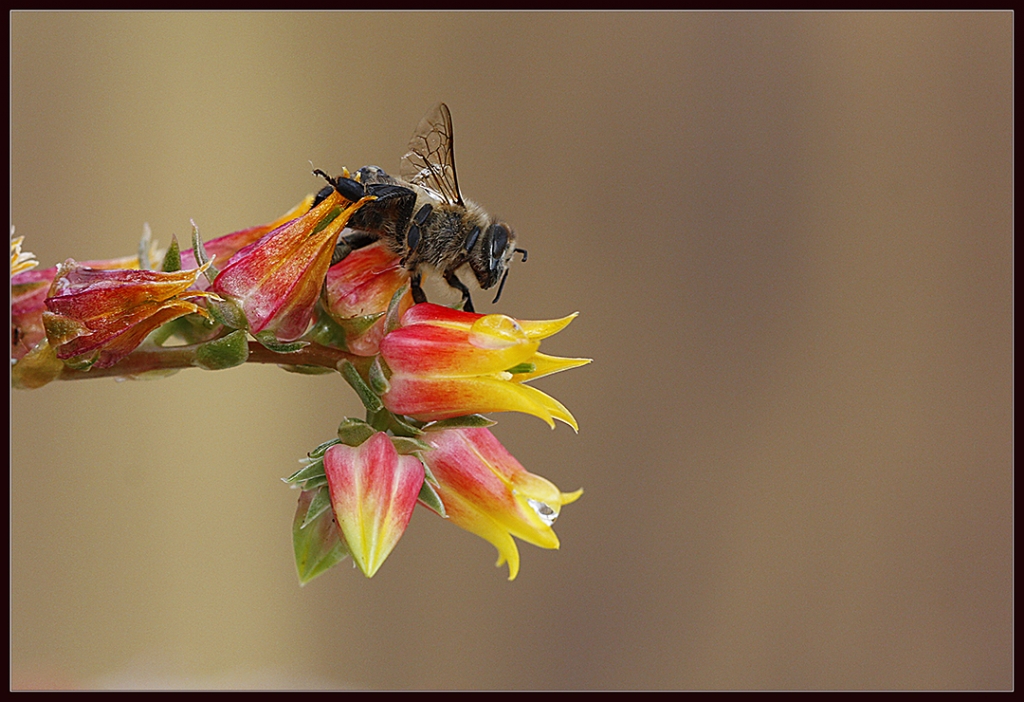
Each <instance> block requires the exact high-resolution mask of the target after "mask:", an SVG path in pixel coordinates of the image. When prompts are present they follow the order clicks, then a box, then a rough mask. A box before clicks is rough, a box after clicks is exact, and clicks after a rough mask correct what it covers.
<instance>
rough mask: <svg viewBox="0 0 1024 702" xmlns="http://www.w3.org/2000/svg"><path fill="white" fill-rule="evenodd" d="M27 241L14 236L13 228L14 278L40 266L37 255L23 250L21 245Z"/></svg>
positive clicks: (12, 266)
mask: <svg viewBox="0 0 1024 702" xmlns="http://www.w3.org/2000/svg"><path fill="white" fill-rule="evenodd" d="M23 241H25V237H23V236H14V227H11V277H12V278H13V277H14V276H16V275H17V274H18V273H21V272H22V271H27V270H30V269H32V268H35V267H36V266H38V265H39V261H37V260H36V255H35V254H33V253H29V252H28V251H24V252H23V251H22V250H21V244H22V242H23Z"/></svg>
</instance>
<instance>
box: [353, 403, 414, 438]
mask: <svg viewBox="0 0 1024 702" xmlns="http://www.w3.org/2000/svg"><path fill="white" fill-rule="evenodd" d="M366 421H367V422H369V423H370V425H371V426H372V427H374V428H375V429H377V431H390V432H391V433H393V434H394V435H395V436H419V435H420V434H422V433H423V432H422V431H420V428H419V426H417V424H413V422H414V421H415V420H412V419H410V418H409V417H405V416H403V415H398V414H392V413H391V412H389V411H388V410H386V409H383V408H382V409H381V410H380V411H378V412H369V411H367V413H366Z"/></svg>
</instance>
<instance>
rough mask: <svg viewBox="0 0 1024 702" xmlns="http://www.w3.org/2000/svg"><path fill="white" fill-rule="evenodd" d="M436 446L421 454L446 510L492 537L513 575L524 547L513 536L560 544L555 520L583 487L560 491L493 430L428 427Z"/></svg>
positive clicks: (457, 520)
mask: <svg viewBox="0 0 1024 702" xmlns="http://www.w3.org/2000/svg"><path fill="white" fill-rule="evenodd" d="M421 438H422V439H423V440H424V441H426V442H427V443H428V444H430V446H431V447H432V449H431V450H429V451H424V452H423V453H422V458H423V461H424V462H425V463H426V464H427V467H428V468H430V472H431V474H432V475H433V478H434V479H435V480H436V483H433V487H434V489H435V491H436V492H437V494H438V496H439V497H440V498H441V502H442V503H443V504H444V508H445V512H446V513H447V517H448V519H450V520H451V521H452V522H453V523H454V524H456V525H457V526H460V527H462V528H463V529H465V530H467V531H470V532H472V533H474V534H476V535H477V536H480V537H482V538H484V539H487V540H488V541H490V542H491V543H492V544H494V546H495V548H497V549H498V563H497V565H499V566H500V565H501V564H502V563H505V562H507V563H508V579H509V580H514V579H515V577H516V575H517V574H518V573H519V549H518V548H517V547H516V542H515V541H514V540H513V539H512V537H513V536H515V537H516V538H519V539H522V540H523V541H526V542H527V543H531V544H533V545H535V546H540V547H541V548H558V537H557V536H555V532H554V530H553V529H552V528H551V525H552V524H554V522H555V519H556V518H557V517H558V514H559V512H560V511H561V509H562V505H566V504H569V503H570V502H575V501H576V500H577V499H579V497H580V495H582V494H583V490H577V491H575V492H561V491H559V489H558V488H557V487H555V486H554V485H553V484H552V483H551V482H550V481H548V480H545V479H544V478H542V477H540V476H539V475H534V474H533V473H530V472H527V470H526V469H525V468H523V466H522V465H521V464H520V463H519V461H517V460H516V459H515V458H514V457H513V456H512V454H510V453H509V452H508V451H507V450H506V449H505V447H504V446H502V445H501V443H500V442H499V441H498V440H497V439H496V438H495V436H494V434H492V433H491V432H490V431H489V430H488V429H486V428H482V427H459V428H446V429H436V430H430V429H429V428H428V430H427V431H426V432H425V433H424V434H423V436H422V437H421Z"/></svg>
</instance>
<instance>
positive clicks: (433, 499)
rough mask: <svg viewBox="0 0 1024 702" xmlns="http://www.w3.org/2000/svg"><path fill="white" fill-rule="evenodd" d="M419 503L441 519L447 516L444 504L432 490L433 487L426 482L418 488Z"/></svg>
mask: <svg viewBox="0 0 1024 702" xmlns="http://www.w3.org/2000/svg"><path fill="white" fill-rule="evenodd" d="M419 501H420V502H422V503H423V504H424V505H425V506H427V507H429V508H430V509H432V510H434V511H435V512H437V513H438V514H439V515H441V516H442V517H447V516H448V514H447V513H446V512H445V511H444V503H443V502H441V496H440V495H438V494H437V491H436V490H434V486H433V485H431V484H430V482H428V481H426V480H424V481H423V485H421V486H420V495H419Z"/></svg>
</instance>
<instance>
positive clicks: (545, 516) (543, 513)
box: [526, 498, 558, 526]
mask: <svg viewBox="0 0 1024 702" xmlns="http://www.w3.org/2000/svg"><path fill="white" fill-rule="evenodd" d="M526 503H527V504H528V505H530V507H532V508H533V511H534V512H536V513H537V516H538V517H540V520H541V521H542V522H544V523H545V524H547V525H548V526H551V525H552V524H554V523H555V520H556V519H558V510H557V509H552V508H551V506H550V505H548V504H545V503H543V502H541V501H540V500H533V499H530V498H527V499H526Z"/></svg>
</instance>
